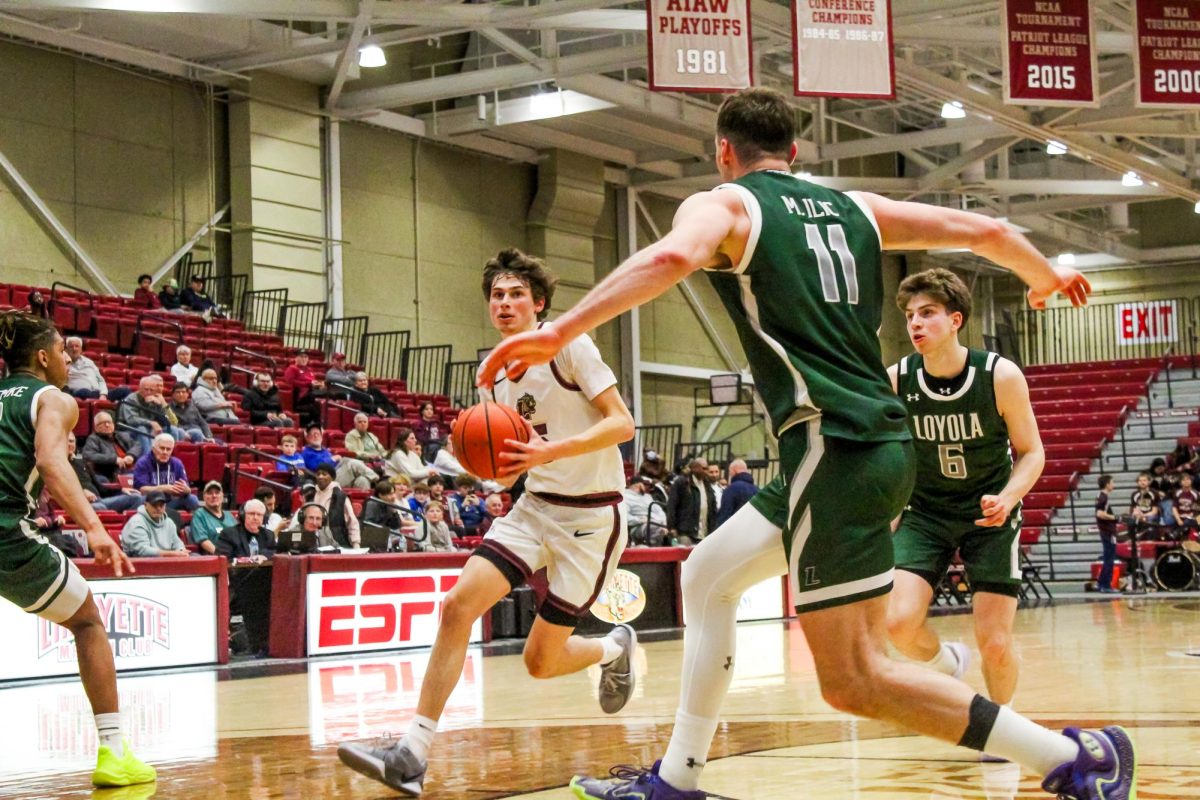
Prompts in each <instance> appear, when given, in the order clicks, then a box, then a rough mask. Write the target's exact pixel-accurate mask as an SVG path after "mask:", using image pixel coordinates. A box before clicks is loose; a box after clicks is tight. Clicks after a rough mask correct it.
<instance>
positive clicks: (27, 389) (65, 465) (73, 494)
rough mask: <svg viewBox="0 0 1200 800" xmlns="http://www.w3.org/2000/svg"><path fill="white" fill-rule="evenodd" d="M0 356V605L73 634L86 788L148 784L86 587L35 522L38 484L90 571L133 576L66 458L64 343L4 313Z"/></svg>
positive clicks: (148, 772)
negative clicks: (93, 752) (66, 523)
mask: <svg viewBox="0 0 1200 800" xmlns="http://www.w3.org/2000/svg"><path fill="white" fill-rule="evenodd" d="M0 356H3V358H4V363H5V364H6V365H7V366H8V371H9V375H8V377H6V378H4V379H3V380H0V597H4V598H5V599H6V600H8V601H9V602H11V603H14V604H16V605H17V606H18V607H20V608H21V609H23V610H25V611H27V612H29V613H30V614H37V615H38V616H39V617H42V618H43V619H48V620H50V621H51V622H56V623H58V624H59V625H62V626H63V627H65V628H67V629H68V630H70V631H71V633H73V634H75V651H76V654H77V656H78V658H79V677H80V679H81V680H82V681H83V689H84V691H85V692H87V696H88V701H89V702H90V703H91V705H92V712H93V713H94V714H95V715H96V732H97V733H98V734H99V737H100V750H99V752H98V754H97V756H96V770H95V771H94V772H93V773H92V783H94V784H95V785H97V786H129V785H131V784H135V783H150V782H151V781H153V780H154V779H155V772H154V768H153V767H149V766H146V765H145V764H143V763H142V762H141V761H139V760H138V759H137V757H136V756H134V754H133V751H132V750H130V749H129V745H128V744H127V743H126V742H125V740H124V738H123V736H122V735H121V713H120V710H119V708H118V706H117V672H116V666H115V664H114V662H113V654H112V649H111V648H110V647H109V644H108V631H107V630H106V629H105V627H104V623H103V622H102V621H101V619H100V612H99V610H98V609H97V608H96V603H95V601H94V600H93V599H92V593H91V591H90V590H89V589H88V585H87V581H85V580H84V579H83V576H82V575H80V574H79V570H78V569H76V567H75V565H74V564H73V563H71V561H70V560H69V559H67V558H66V556H64V555H63V554H62V551H60V550H58V549H57V548H55V547H53V546H51V545H50V543H49V542H47V541H46V539H45V538H43V537H42V536H41V535H40V534H39V533H38V530H37V526H36V525H35V524H34V522H33V515H34V512H35V511H36V509H37V497H38V495H39V494H41V491H42V483H43V481H44V482H45V485H46V488H47V489H49V490H50V496H51V497H53V498H54V500H55V501H56V502H57V503H58V504H59V505H60V506H62V507H63V509H64V510H66V512H67V513H68V514H70V515H71V518H72V519H74V520H75V522H76V523H77V524H78V525H79V526H80V527H81V528H83V530H84V532H85V533H86V534H87V541H88V548H89V549H90V550H91V551H92V553H93V555H94V556H95V559H96V563H97V564H111V565H112V568H113V572H114V573H115V574H116V576H117V577H118V578H119V577H121V575H122V574H124V573H125V572H133V571H134V569H133V564H132V563H131V562H130V561H129V558H128V557H127V556H126V555H125V554H124V553H122V552H121V548H119V547H117V545H116V543H115V542H114V541H113V540H112V538H111V537H109V535H108V533H107V532H106V531H105V530H104V526H103V525H101V524H100V519H99V518H98V517H97V516H96V512H95V511H93V510H92V507H91V504H89V503H88V501H87V498H86V497H84V495H83V487H81V486H80V485H79V479H78V478H77V477H76V476H75V471H74V470H73V469H72V468H71V463H70V461H68V460H67V434H69V433H70V432H71V430H72V429H73V428H74V427H75V422H76V420H77V419H78V415H79V408H78V406H76V404H75V398H73V397H71V396H70V395H68V394H64V393H63V392H61V391H59V390H60V389H61V388H62V387H63V386H65V385H66V383H67V365H68V364H69V363H70V361H69V359H68V357H67V354H66V351H65V350H64V349H63V338H62V336H60V335H59V334H58V331H56V330H55V329H54V326H53V325H52V324H51V323H50V322H49V320H44V319H41V318H39V317H34V316H32V315H30V314H25V313H21V312H18V311H6V312H4V313H0Z"/></svg>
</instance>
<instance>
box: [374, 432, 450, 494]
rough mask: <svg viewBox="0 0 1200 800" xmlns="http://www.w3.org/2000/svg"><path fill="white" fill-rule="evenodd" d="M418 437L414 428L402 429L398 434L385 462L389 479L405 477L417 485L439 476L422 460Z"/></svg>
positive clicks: (384, 469) (384, 468) (384, 467)
mask: <svg viewBox="0 0 1200 800" xmlns="http://www.w3.org/2000/svg"><path fill="white" fill-rule="evenodd" d="M419 444H420V443H419V442H418V441H417V435H416V433H414V432H413V429H412V428H401V429H400V430H398V431H397V432H396V441H395V443H394V444H393V445H392V449H391V450H389V451H388V454H387V458H386V459H384V462H383V472H384V474H385V475H387V476H388V477H389V478H394V477H395V476H397V475H403V476H404V477H406V478H408V479H409V481H411V482H413V483H416V482H417V481H422V480H425V479H426V478H428V477H431V476H433V475H436V474H438V471H437V470H436V469H434V468H433V467H431V466H429V465H428V464H426V463H425V460H424V459H423V458H421V453H420V451H419V448H418V445H419Z"/></svg>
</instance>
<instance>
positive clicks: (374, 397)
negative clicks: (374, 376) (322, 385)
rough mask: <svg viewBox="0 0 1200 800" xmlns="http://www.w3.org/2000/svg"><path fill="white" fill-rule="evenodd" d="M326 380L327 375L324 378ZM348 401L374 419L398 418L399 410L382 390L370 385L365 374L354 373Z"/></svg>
mask: <svg viewBox="0 0 1200 800" xmlns="http://www.w3.org/2000/svg"><path fill="white" fill-rule="evenodd" d="M325 377H326V379H327V380H328V377H329V376H328V375H326V376H325ZM350 399H351V400H353V401H354V402H356V403H358V405H359V406H360V407H361V408H362V410H363V411H365V412H366V413H368V414H370V415H372V416H376V417H398V416H400V409H399V408H398V407H397V406H396V404H395V403H393V402H392V401H391V398H389V397H388V396H387V395H386V394H384V393H383V390H382V389H380V388H379V387H378V386H375V385H374V384H372V383H371V381H370V379H369V378H368V377H367V373H365V372H356V373H354V391H353V392H351V393H350Z"/></svg>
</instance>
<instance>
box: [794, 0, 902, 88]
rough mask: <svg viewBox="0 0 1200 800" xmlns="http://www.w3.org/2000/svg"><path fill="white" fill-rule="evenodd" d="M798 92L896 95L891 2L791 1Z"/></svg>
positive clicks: (872, 0)
mask: <svg viewBox="0 0 1200 800" xmlns="http://www.w3.org/2000/svg"><path fill="white" fill-rule="evenodd" d="M792 66H793V70H794V73H795V79H794V82H795V92H796V94H797V95H798V96H817V97H877V98H881V99H885V100H895V99H896V64H895V61H894V59H893V54H892V9H891V0H792Z"/></svg>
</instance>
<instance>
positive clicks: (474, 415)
mask: <svg viewBox="0 0 1200 800" xmlns="http://www.w3.org/2000/svg"><path fill="white" fill-rule="evenodd" d="M450 436H451V438H453V439H454V457H455V458H457V459H458V462H459V463H460V464H462V465H463V468H464V469H465V470H466V471H467V472H469V473H471V474H472V475H475V476H478V477H480V478H489V479H491V478H495V477H496V475H497V473H499V472H500V470H501V469H502V468H503V467H505V466H506V465H507V463H508V462H506V461H503V460H501V459H500V458H498V456H499V455H500V454H501V453H503V452H505V450H506V449H508V448H506V447H505V446H504V440H505V439H515V440H517V441H521V442H528V441H529V429H528V428H526V427H525V421H524V420H523V419H521V415H520V414H518V413H517V410H516V409H515V408H509V407H508V406H503V405H500V404H499V403H489V402H483V403H478V404H476V405H473V406H471V407H470V408H468V409H467V410H465V411H463V412H462V413H460V414H459V415H458V419H456V420H454V426H453V427H452V428H451V429H450Z"/></svg>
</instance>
